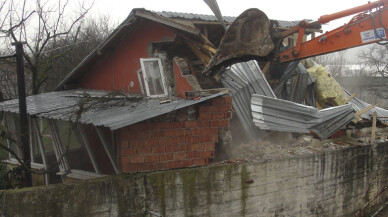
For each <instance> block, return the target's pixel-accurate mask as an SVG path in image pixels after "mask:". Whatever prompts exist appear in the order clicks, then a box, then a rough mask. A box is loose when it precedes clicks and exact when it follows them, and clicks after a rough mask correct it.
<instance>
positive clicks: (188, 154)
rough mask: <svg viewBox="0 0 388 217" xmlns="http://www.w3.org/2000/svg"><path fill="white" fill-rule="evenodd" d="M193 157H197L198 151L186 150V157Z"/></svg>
mask: <svg viewBox="0 0 388 217" xmlns="http://www.w3.org/2000/svg"><path fill="white" fill-rule="evenodd" d="M193 158H199V152H198V151H189V152H186V159H193Z"/></svg>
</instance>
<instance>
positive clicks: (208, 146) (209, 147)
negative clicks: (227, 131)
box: [204, 143, 216, 151]
mask: <svg viewBox="0 0 388 217" xmlns="http://www.w3.org/2000/svg"><path fill="white" fill-rule="evenodd" d="M215 148H216V145H215V144H214V143H205V144H204V150H208V151H214V150H215Z"/></svg>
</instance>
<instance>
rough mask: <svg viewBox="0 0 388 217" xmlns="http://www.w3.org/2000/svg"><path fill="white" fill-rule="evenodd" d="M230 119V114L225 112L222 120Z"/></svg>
mask: <svg viewBox="0 0 388 217" xmlns="http://www.w3.org/2000/svg"><path fill="white" fill-rule="evenodd" d="M230 118H232V112H231V111H228V112H225V113H224V119H230Z"/></svg>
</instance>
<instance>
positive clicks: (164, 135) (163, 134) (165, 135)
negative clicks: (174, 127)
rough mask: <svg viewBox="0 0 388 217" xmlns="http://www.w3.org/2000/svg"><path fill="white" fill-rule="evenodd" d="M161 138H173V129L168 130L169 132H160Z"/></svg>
mask: <svg viewBox="0 0 388 217" xmlns="http://www.w3.org/2000/svg"><path fill="white" fill-rule="evenodd" d="M160 134H161V135H160V136H161V137H171V136H172V132H171V129H168V130H163V131H161V132H160Z"/></svg>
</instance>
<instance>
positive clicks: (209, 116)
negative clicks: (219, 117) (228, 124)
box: [199, 113, 213, 120]
mask: <svg viewBox="0 0 388 217" xmlns="http://www.w3.org/2000/svg"><path fill="white" fill-rule="evenodd" d="M212 118H213V117H212V114H211V113H199V120H211V119H212Z"/></svg>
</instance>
